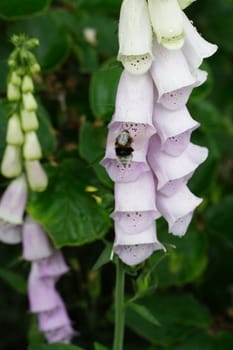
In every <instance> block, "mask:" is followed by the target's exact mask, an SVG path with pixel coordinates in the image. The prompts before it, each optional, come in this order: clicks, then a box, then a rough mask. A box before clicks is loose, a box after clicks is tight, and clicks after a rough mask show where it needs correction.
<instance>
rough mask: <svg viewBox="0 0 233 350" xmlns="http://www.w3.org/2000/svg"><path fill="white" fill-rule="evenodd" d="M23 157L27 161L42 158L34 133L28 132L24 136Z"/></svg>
mask: <svg viewBox="0 0 233 350" xmlns="http://www.w3.org/2000/svg"><path fill="white" fill-rule="evenodd" d="M23 156H24V158H25V159H27V160H37V159H40V158H41V157H42V151H41V146H40V142H39V140H38V137H37V135H36V133H35V132H34V131H28V132H26V134H25V141H24V145H23Z"/></svg>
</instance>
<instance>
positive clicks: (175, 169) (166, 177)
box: [148, 135, 208, 196]
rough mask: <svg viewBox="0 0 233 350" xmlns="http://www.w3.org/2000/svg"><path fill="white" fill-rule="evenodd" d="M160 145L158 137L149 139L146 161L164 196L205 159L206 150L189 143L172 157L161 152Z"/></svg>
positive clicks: (184, 182) (188, 177) (181, 183)
mask: <svg viewBox="0 0 233 350" xmlns="http://www.w3.org/2000/svg"><path fill="white" fill-rule="evenodd" d="M160 146H161V145H160V140H159V137H158V136H157V135H155V136H153V137H152V138H151V140H150V147H149V150H148V161H149V164H150V166H151V168H152V169H153V171H154V173H155V175H156V177H157V179H158V186H157V190H158V191H159V192H161V193H163V194H164V195H166V196H172V195H173V194H175V193H176V192H177V191H178V190H179V189H180V187H181V186H182V185H183V184H186V183H187V181H188V180H189V179H190V178H191V176H192V175H193V173H194V171H195V170H196V168H197V167H198V166H199V165H200V164H201V163H203V162H204V161H205V160H206V158H207V154H208V150H207V148H205V147H200V146H196V145H194V144H192V143H190V144H189V145H188V147H187V148H186V150H185V151H184V152H183V153H182V154H181V155H180V156H179V157H174V156H171V155H168V154H166V153H165V152H162V151H161V148H160Z"/></svg>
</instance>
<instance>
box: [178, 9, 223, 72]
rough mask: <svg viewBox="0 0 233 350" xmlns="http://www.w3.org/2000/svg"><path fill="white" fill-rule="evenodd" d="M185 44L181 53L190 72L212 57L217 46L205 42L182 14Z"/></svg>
mask: <svg viewBox="0 0 233 350" xmlns="http://www.w3.org/2000/svg"><path fill="white" fill-rule="evenodd" d="M183 17H184V29H185V34H186V35H185V42H184V46H183V48H182V51H183V53H184V55H185V57H186V60H187V62H188V64H189V67H190V69H191V71H194V70H196V69H197V68H199V67H200V65H201V64H202V62H203V59H204V58H207V57H210V56H212V55H213V54H214V53H215V52H216V51H217V48H218V47H217V45H214V44H211V43H209V42H208V41H206V40H205V39H204V38H203V37H202V36H201V35H200V34H199V33H198V31H197V29H196V28H195V27H194V26H193V25H192V22H191V21H190V20H189V19H188V17H187V16H186V15H185V14H184V13H183Z"/></svg>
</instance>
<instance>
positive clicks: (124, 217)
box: [115, 211, 155, 234]
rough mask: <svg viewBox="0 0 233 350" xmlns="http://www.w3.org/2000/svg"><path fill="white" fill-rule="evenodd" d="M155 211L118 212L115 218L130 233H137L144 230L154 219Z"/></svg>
mask: <svg viewBox="0 0 233 350" xmlns="http://www.w3.org/2000/svg"><path fill="white" fill-rule="evenodd" d="M154 216H155V213H154V212H153V211H144V212H143V211H141V212H140V211H136V212H123V213H116V214H115V220H117V221H118V223H119V225H120V226H121V227H122V229H123V230H124V231H125V232H126V233H128V234H135V233H140V232H142V231H144V230H145V229H146V228H147V227H148V226H149V225H150V224H151V222H152V221H153V220H154Z"/></svg>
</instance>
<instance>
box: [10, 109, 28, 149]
mask: <svg viewBox="0 0 233 350" xmlns="http://www.w3.org/2000/svg"><path fill="white" fill-rule="evenodd" d="M6 142H7V143H8V144H11V145H18V146H21V145H22V144H23V142H24V136H23V133H22V130H21V125H20V120H19V117H18V115H17V114H13V115H12V116H11V117H10V118H9V120H8V124H7V134H6Z"/></svg>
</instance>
